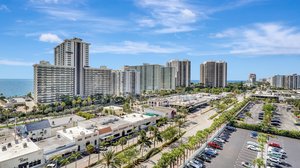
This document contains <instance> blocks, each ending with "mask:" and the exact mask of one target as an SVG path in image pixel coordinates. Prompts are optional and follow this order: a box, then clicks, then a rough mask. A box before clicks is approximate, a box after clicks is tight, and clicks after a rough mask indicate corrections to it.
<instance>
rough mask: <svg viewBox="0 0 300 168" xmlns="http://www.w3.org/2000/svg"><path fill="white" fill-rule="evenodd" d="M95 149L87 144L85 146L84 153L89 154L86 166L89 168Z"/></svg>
mask: <svg viewBox="0 0 300 168" xmlns="http://www.w3.org/2000/svg"><path fill="white" fill-rule="evenodd" d="M94 150H95V148H94V146H93V145H91V144H89V145H88V146H86V151H87V152H88V153H89V164H88V166H90V164H91V155H92V153H93V152H94Z"/></svg>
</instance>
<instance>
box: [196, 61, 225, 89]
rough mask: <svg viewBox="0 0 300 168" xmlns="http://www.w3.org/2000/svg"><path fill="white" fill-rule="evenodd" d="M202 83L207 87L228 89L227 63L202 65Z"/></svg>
mask: <svg viewBox="0 0 300 168" xmlns="http://www.w3.org/2000/svg"><path fill="white" fill-rule="evenodd" d="M200 83H202V84H203V85H204V86H205V87H226V85H227V63H226V62H224V61H206V62H204V63H203V64H201V65H200Z"/></svg>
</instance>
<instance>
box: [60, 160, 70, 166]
mask: <svg viewBox="0 0 300 168" xmlns="http://www.w3.org/2000/svg"><path fill="white" fill-rule="evenodd" d="M59 163H60V165H64V166H65V168H67V164H69V163H70V158H64V159H62V160H60V161H59Z"/></svg>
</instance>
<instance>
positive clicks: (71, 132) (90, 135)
mask: <svg viewBox="0 0 300 168" xmlns="http://www.w3.org/2000/svg"><path fill="white" fill-rule="evenodd" d="M57 136H60V137H65V138H67V139H69V140H71V141H72V142H74V143H75V144H76V146H77V151H85V150H86V147H87V146H88V145H89V144H92V145H93V146H97V145H98V130H96V129H95V130H88V129H85V128H83V127H80V126H77V127H72V128H68V129H63V130H60V131H57Z"/></svg>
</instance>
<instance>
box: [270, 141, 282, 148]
mask: <svg viewBox="0 0 300 168" xmlns="http://www.w3.org/2000/svg"><path fill="white" fill-rule="evenodd" d="M269 146H272V147H276V148H281V146H280V144H278V143H275V142H271V143H269Z"/></svg>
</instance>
